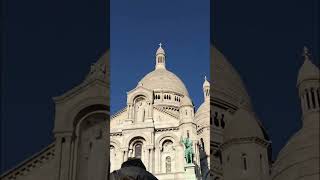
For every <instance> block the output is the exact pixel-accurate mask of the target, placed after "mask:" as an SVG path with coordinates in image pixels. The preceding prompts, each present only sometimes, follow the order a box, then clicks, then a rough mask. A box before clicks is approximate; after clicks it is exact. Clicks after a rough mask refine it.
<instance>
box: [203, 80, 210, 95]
mask: <svg viewBox="0 0 320 180" xmlns="http://www.w3.org/2000/svg"><path fill="white" fill-rule="evenodd" d="M202 87H203V95H204V100H205V101H208V100H210V83H209V81H208V80H207V76H204V82H203V86H202Z"/></svg>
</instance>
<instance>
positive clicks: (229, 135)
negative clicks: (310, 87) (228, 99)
mask: <svg viewBox="0 0 320 180" xmlns="http://www.w3.org/2000/svg"><path fill="white" fill-rule="evenodd" d="M249 137H257V138H260V139H264V140H265V135H264V133H263V130H262V128H261V126H260V124H259V122H258V120H257V118H256V117H255V116H254V114H252V113H251V112H249V111H246V110H244V109H239V110H237V111H236V112H235V114H234V117H233V118H232V120H231V121H230V122H229V123H228V124H227V126H226V128H225V130H224V141H225V142H227V141H229V140H232V139H239V138H249Z"/></svg>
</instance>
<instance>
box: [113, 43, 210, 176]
mask: <svg viewBox="0 0 320 180" xmlns="http://www.w3.org/2000/svg"><path fill="white" fill-rule="evenodd" d="M155 60H156V66H155V70H154V71H152V72H150V73H149V74H147V75H146V76H145V77H144V78H143V79H142V80H141V81H139V82H138V84H137V86H136V87H135V88H134V89H133V90H131V91H129V92H127V106H126V107H125V108H124V109H122V110H120V111H119V112H117V113H116V114H114V115H113V116H112V117H111V124H110V128H111V129H110V153H111V154H110V162H111V168H110V171H111V172H112V171H113V170H116V169H119V168H120V166H121V163H122V162H124V161H126V160H127V159H128V157H138V158H141V160H142V161H143V163H144V164H145V166H146V168H147V170H148V171H149V172H151V173H153V174H154V175H155V176H156V177H157V178H159V179H181V180H182V179H186V175H187V174H188V175H187V176H188V178H192V177H193V176H194V178H197V179H201V178H202V177H204V176H207V175H208V174H209V169H210V163H209V156H210V155H209V153H210V150H209V149H210V145H209V144H210V142H209V141H210V139H209V137H210V134H209V133H210V129H209V127H210V126H209V119H210V108H209V101H210V92H209V90H210V84H209V82H208V81H207V80H206V79H205V82H204V84H203V93H204V102H203V104H202V105H201V107H200V108H199V109H198V111H197V112H195V109H194V106H193V104H192V101H191V98H190V96H189V94H188V91H187V89H186V87H185V85H184V84H183V82H182V81H181V80H180V79H179V78H178V77H177V76H176V75H175V74H173V73H172V72H170V71H169V70H167V69H166V56H165V51H164V50H163V48H162V47H161V44H160V47H159V49H158V50H157V52H156V57H155ZM199 89H200V88H199ZM187 134H189V135H190V139H191V140H192V141H193V152H194V157H193V165H192V166H190V165H187V163H186V160H185V158H184V146H183V145H182V143H181V139H182V138H185V137H186V136H187ZM190 174H191V175H190ZM192 174H193V176H192Z"/></svg>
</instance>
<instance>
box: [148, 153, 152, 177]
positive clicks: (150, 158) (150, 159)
mask: <svg viewBox="0 0 320 180" xmlns="http://www.w3.org/2000/svg"><path fill="white" fill-rule="evenodd" d="M151 151H152V149H151V148H150V149H149V171H150V172H152V154H151Z"/></svg>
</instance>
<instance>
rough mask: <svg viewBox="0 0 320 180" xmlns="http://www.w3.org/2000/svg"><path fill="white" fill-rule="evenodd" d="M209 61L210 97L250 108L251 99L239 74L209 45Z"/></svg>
mask: <svg viewBox="0 0 320 180" xmlns="http://www.w3.org/2000/svg"><path fill="white" fill-rule="evenodd" d="M210 63H211V65H210V67H213V68H212V71H211V79H212V84H211V87H212V88H210V91H211V94H212V97H213V98H214V99H216V100H224V101H227V102H228V103H232V104H233V105H235V106H237V107H239V106H240V107H243V108H244V109H247V110H251V109H252V106H251V100H250V97H249V95H248V93H247V91H246V88H245V86H244V84H243V82H242V79H241V78H240V75H239V74H238V72H237V71H236V70H235V68H234V67H233V66H232V65H231V64H230V63H229V61H228V60H227V59H226V58H225V56H224V55H223V54H222V53H221V52H220V51H218V50H217V49H216V48H215V47H211V62H210Z"/></svg>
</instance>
